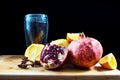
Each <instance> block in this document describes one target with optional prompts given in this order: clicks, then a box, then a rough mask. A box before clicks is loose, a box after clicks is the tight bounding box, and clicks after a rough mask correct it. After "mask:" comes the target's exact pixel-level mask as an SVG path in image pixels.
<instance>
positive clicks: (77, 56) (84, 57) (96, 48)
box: [68, 33, 103, 68]
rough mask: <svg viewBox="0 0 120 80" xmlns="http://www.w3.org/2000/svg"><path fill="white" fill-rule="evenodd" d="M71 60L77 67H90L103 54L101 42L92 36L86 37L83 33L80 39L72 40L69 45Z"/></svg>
mask: <svg viewBox="0 0 120 80" xmlns="http://www.w3.org/2000/svg"><path fill="white" fill-rule="evenodd" d="M68 50H69V54H70V60H71V62H72V63H73V64H74V65H75V66H77V67H83V68H90V67H91V66H93V65H95V64H96V63H97V62H98V61H99V59H100V58H101V57H102V54H103V47H102V45H101V43H100V42H99V41H98V40H96V39H95V38H92V37H85V34H84V33H81V37H80V38H79V39H78V40H75V41H72V42H71V43H70V44H69V46H68Z"/></svg>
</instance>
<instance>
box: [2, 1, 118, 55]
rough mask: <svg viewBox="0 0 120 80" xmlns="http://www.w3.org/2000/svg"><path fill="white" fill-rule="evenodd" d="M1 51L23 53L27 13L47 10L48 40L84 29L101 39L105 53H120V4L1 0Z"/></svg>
mask: <svg viewBox="0 0 120 80" xmlns="http://www.w3.org/2000/svg"><path fill="white" fill-rule="evenodd" d="M0 5H2V6H1V11H0V13H1V26H0V54H16V55H19V54H24V51H25V49H26V46H25V36H24V16H25V15H26V14H28V13H45V14H47V15H48V18H49V35H48V42H50V41H51V40H55V39H58V38H66V33H67V32H84V33H85V34H86V36H90V37H94V38H96V39H98V40H99V41H100V42H101V44H102V45H103V49H104V55H105V54H108V53H110V52H112V53H113V54H115V56H116V57H119V53H120V46H119V45H120V39H119V37H120V36H119V34H120V33H119V32H120V30H119V26H120V5H119V2H113V1H86V0H83V1H81V0H78V1H76V0H70V1H69V0H68V1H67V0H23V1H22V0H12V1H9V0H8V1H7V0H5V1H4V2H1V3H0Z"/></svg>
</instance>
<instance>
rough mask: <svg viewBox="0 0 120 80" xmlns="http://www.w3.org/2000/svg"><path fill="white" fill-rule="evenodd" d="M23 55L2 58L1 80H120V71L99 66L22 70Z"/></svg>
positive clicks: (0, 61) (2, 56) (0, 65)
mask: <svg viewBox="0 0 120 80" xmlns="http://www.w3.org/2000/svg"><path fill="white" fill-rule="evenodd" d="M22 58H23V55H1V56H0V80H33V79H34V80H48V79H49V80H65V79H69V80H79V79H81V80H120V71H119V70H118V69H116V70H107V69H103V68H102V67H101V66H100V65H99V64H96V65H95V66H93V67H91V68H90V69H87V70H85V69H78V68H75V67H73V66H72V65H68V64H66V65H64V67H63V68H62V69H60V70H56V71H53V70H45V69H44V68H43V67H41V66H40V67H28V69H21V68H19V67H18V66H17V65H18V64H20V63H21V60H22Z"/></svg>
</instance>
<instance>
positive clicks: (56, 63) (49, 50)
mask: <svg viewBox="0 0 120 80" xmlns="http://www.w3.org/2000/svg"><path fill="white" fill-rule="evenodd" d="M67 56H68V49H67V47H65V46H58V45H56V44H46V45H45V46H44V48H43V50H42V52H41V56H40V63H41V65H42V66H43V67H44V68H45V69H59V68H61V67H62V66H63V64H64V63H65V62H66V60H67Z"/></svg>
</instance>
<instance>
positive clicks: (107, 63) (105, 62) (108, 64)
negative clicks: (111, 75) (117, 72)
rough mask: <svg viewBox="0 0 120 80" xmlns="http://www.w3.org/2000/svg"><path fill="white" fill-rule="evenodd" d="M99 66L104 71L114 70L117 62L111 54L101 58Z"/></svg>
mask: <svg viewBox="0 0 120 80" xmlns="http://www.w3.org/2000/svg"><path fill="white" fill-rule="evenodd" d="M99 63H100V65H101V66H102V67H103V68H106V69H116V68H117V61H116V58H115V56H114V55H113V54H112V53H109V54H108V55H106V56H104V57H102V58H101V59H100V60H99Z"/></svg>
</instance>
